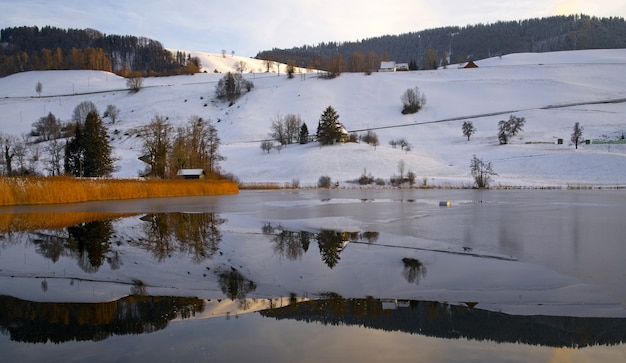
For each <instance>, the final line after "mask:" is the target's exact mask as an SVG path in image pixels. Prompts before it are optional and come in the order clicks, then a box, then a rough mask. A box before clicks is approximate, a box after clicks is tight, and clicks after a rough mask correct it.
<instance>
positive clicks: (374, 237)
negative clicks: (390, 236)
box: [361, 232, 378, 243]
mask: <svg viewBox="0 0 626 363" xmlns="http://www.w3.org/2000/svg"><path fill="white" fill-rule="evenodd" d="M361 237H362V238H363V239H364V240H366V241H367V243H376V241H378V232H363V233H362V234H361Z"/></svg>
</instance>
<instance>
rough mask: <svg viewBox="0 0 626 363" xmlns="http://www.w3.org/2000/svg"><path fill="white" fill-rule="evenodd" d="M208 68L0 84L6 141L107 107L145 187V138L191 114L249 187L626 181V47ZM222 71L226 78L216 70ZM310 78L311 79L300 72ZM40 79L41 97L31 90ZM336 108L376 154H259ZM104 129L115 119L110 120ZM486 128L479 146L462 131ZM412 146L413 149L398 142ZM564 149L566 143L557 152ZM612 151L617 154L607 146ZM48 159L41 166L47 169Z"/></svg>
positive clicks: (51, 76) (353, 149)
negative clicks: (505, 125)
mask: <svg viewBox="0 0 626 363" xmlns="http://www.w3.org/2000/svg"><path fill="white" fill-rule="evenodd" d="M193 55H198V56H199V57H200V58H201V62H202V65H203V70H205V71H206V73H199V74H196V75H193V76H176V77H161V78H147V79H145V80H144V88H143V89H142V90H141V91H140V92H138V93H136V94H131V93H129V92H128V91H127V90H126V81H125V79H123V78H120V77H118V76H116V75H114V74H112V73H106V72H98V71H38V72H25V73H20V74H14V75H11V76H8V77H4V78H0V128H1V129H0V130H1V132H2V133H3V134H12V135H16V136H19V135H20V134H22V133H28V132H29V131H30V130H31V128H32V124H33V122H35V121H37V119H38V118H40V117H42V116H44V115H46V114H48V113H49V112H52V113H53V114H54V115H55V116H56V117H58V118H60V119H61V120H63V121H68V120H69V119H70V118H71V115H72V112H73V109H74V107H75V106H76V105H78V104H79V103H80V102H82V101H85V100H89V101H92V102H93V103H94V104H96V106H97V107H98V109H99V110H100V112H101V113H102V112H104V110H105V109H106V107H107V105H109V104H111V105H115V106H117V107H118V108H119V109H120V111H121V112H120V116H119V119H118V121H117V122H116V123H115V124H110V122H109V123H108V124H107V126H108V128H109V133H110V135H111V139H112V146H113V148H114V153H115V155H116V156H117V157H118V158H119V162H118V163H117V166H118V170H117V171H116V172H115V174H114V176H115V177H136V176H137V175H138V172H139V171H140V170H143V169H144V165H143V163H142V162H141V161H139V160H138V159H137V158H138V157H139V156H140V155H141V154H142V153H141V139H139V138H137V137H136V130H137V128H138V127H140V126H142V125H145V124H147V123H149V122H150V120H151V119H153V118H154V117H155V116H157V115H160V116H163V117H167V118H168V119H169V121H170V122H171V123H172V124H173V125H175V126H176V125H182V124H184V123H186V122H187V121H188V120H189V118H190V117H192V116H200V117H202V118H205V119H211V120H212V121H213V122H214V123H215V125H216V126H217V129H218V133H219V137H220V138H221V141H222V147H221V154H222V155H223V156H225V157H226V160H225V161H223V162H222V164H221V166H222V169H223V171H224V172H227V173H232V174H233V175H234V176H236V177H237V178H238V179H239V180H240V181H242V182H244V183H254V182H267V183H280V184H283V183H291V182H292V181H294V180H295V181H298V182H299V183H300V185H301V186H303V187H308V186H315V185H316V183H317V180H318V179H319V177H320V176H322V175H327V176H329V177H330V178H331V179H332V181H333V182H339V183H340V184H341V185H342V186H346V187H351V186H355V185H356V184H353V183H351V181H354V180H355V179H358V178H359V176H361V175H362V174H363V173H364V172H366V173H367V174H371V175H372V176H373V177H374V178H382V179H385V180H389V178H390V177H392V176H393V175H397V174H399V172H398V164H399V162H400V161H403V162H404V164H405V166H406V167H405V172H406V171H412V172H414V173H415V174H416V176H417V181H418V183H419V184H422V183H424V182H426V183H427V184H428V185H430V186H449V187H470V186H472V184H473V180H472V178H471V175H470V170H469V163H470V160H471V158H472V155H476V156H477V157H479V158H481V159H482V160H484V161H489V162H492V164H493V169H494V171H495V172H496V173H498V175H497V176H495V177H494V181H493V183H492V185H493V186H522V187H544V186H553V187H567V186H585V187H589V186H594V187H605V186H623V185H625V184H626V144H619V143H615V142H617V141H619V140H620V139H621V138H622V137H623V135H624V133H625V132H626V130H625V129H626V117H625V114H626V102H625V101H626V86H625V85H626V49H617V50H586V51H571V52H554V53H542V54H511V55H505V56H503V57H501V58H492V59H485V60H479V61H477V62H476V64H477V65H478V66H479V68H477V69H462V68H461V67H460V66H458V65H452V66H449V67H448V68H447V69H440V70H436V71H419V72H396V73H373V74H372V75H370V76H366V75H364V74H361V73H358V74H350V73H344V74H342V75H341V76H339V77H338V78H336V79H333V80H323V79H319V78H317V73H316V72H314V71H313V72H308V73H304V74H297V75H296V76H295V77H294V78H293V79H288V78H287V77H286V75H285V73H284V71H285V66H284V65H282V67H281V69H280V73H276V72H277V69H276V68H274V70H273V72H271V73H266V72H264V65H263V63H262V61H259V60H255V59H250V58H240V57H237V56H229V55H227V56H226V57H222V56H221V55H216V54H193ZM239 61H244V62H246V63H247V64H248V71H247V73H245V77H246V78H247V79H249V80H251V81H252V82H253V83H254V89H253V90H252V92H250V93H247V94H244V95H243V96H242V97H241V98H240V99H239V100H238V101H237V102H236V103H235V104H234V105H233V106H231V107H228V105H227V104H226V103H223V102H221V101H217V100H216V99H215V85H216V83H217V81H218V80H219V79H220V78H221V77H223V75H224V73H223V72H227V71H229V70H232V69H234V67H235V63H236V62H239ZM215 71H217V72H219V73H215ZM304 72H306V71H304ZM37 82H41V84H42V86H43V91H42V92H41V97H39V96H38V94H37V93H36V91H35V85H36V84H37ZM416 86H417V87H419V89H420V90H421V91H422V92H423V93H424V95H425V96H426V98H427V104H426V107H425V108H424V109H423V110H422V111H420V112H419V113H417V114H413V115H402V114H401V112H400V111H401V109H402V103H401V100H400V97H401V95H402V94H403V93H404V91H405V90H407V89H408V88H413V87H416ZM329 105H330V106H332V107H333V108H335V110H336V111H337V113H338V114H339V121H340V122H342V123H343V124H344V126H345V128H346V129H347V130H348V131H351V132H352V131H354V132H357V133H360V134H363V133H364V132H365V131H364V130H367V129H372V130H373V131H374V132H375V133H376V134H377V136H378V138H379V140H380V145H379V146H378V147H377V148H374V147H372V146H369V145H366V144H356V143H352V144H340V145H334V146H325V147H320V146H319V144H317V143H310V144H307V145H289V146H288V147H286V148H284V149H282V150H281V151H280V152H278V151H276V150H272V151H271V152H270V153H269V154H267V153H265V152H264V151H263V150H261V148H260V141H261V140H265V139H267V138H268V134H269V132H270V125H271V123H272V120H273V119H275V118H276V117H277V116H278V115H282V116H284V115H287V114H298V115H300V116H301V117H302V119H303V120H304V122H305V123H306V124H307V126H308V129H309V132H310V133H314V132H315V130H316V128H317V123H318V121H319V118H320V115H321V114H322V112H323V111H324V109H325V108H326V107H328V106H329ZM511 115H515V116H518V117H524V118H525V120H526V124H525V127H524V129H523V131H522V132H521V133H520V134H519V135H517V136H516V137H515V138H514V139H513V140H511V142H510V144H508V145H498V139H497V129H498V126H497V125H498V122H499V121H500V120H508V118H509V116H511ZM105 120H106V121H107V122H108V121H109V120H107V119H105ZM464 121H471V122H472V123H473V124H474V126H475V127H476V128H477V132H476V134H475V135H473V136H472V137H471V139H470V140H469V141H467V138H466V137H465V136H463V134H462V131H461V124H462V123H463V122H464ZM575 122H579V123H580V125H581V126H582V127H583V128H584V131H583V138H584V139H588V140H590V142H591V144H589V145H581V146H579V148H578V149H577V150H576V149H575V148H574V145H573V144H572V143H571V141H570V136H571V134H572V131H573V126H574V123H575ZM400 138H404V139H405V140H406V141H408V142H409V143H410V145H411V151H409V152H406V151H402V150H400V149H399V148H393V147H391V146H390V145H389V141H391V140H397V139H400ZM558 139H563V144H561V145H559V144H558V143H557V140H558ZM608 141H611V142H614V143H607V142H608ZM42 164H43V162H40V164H39V165H40V166H41V165H42Z"/></svg>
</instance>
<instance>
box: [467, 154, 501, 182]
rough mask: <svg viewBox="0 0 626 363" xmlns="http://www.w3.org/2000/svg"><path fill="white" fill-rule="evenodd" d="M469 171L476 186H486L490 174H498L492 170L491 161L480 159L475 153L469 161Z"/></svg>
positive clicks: (490, 176)
mask: <svg viewBox="0 0 626 363" xmlns="http://www.w3.org/2000/svg"><path fill="white" fill-rule="evenodd" d="M470 171H471V174H472V177H473V178H474V182H475V183H476V186H477V187H478V188H488V187H489V183H490V182H491V178H492V176H494V175H498V174H496V173H495V172H494V171H493V167H492V166H491V162H485V161H482V159H479V158H477V157H476V155H474V157H473V158H472V161H471V162H470Z"/></svg>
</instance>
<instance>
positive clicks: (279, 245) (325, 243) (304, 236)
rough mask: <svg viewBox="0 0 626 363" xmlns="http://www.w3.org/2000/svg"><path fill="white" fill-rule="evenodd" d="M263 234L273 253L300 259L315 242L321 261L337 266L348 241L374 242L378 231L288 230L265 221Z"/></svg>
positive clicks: (327, 264) (290, 258)
mask: <svg viewBox="0 0 626 363" xmlns="http://www.w3.org/2000/svg"><path fill="white" fill-rule="evenodd" d="M261 231H262V233H263V234H265V235H268V236H270V237H271V242H272V244H273V245H274V253H276V254H277V255H279V256H282V257H284V258H286V259H287V260H290V261H295V260H300V259H301V258H302V256H303V255H304V254H305V253H306V252H307V251H308V250H309V245H310V243H311V241H315V242H317V245H318V247H319V251H320V255H321V257H322V261H324V263H325V264H326V266H328V267H329V268H331V269H332V268H333V267H335V266H337V264H338V263H339V260H340V259H341V257H340V256H339V254H340V253H341V251H343V250H344V249H345V248H346V246H347V245H348V243H350V242H360V241H365V243H375V242H376V240H377V239H378V232H346V231H334V230H326V229H323V230H321V231H319V232H317V233H314V232H309V231H290V230H288V229H285V228H283V227H282V226H281V225H280V224H279V225H277V226H274V225H272V224H271V223H266V224H264V225H263V227H262V228H261Z"/></svg>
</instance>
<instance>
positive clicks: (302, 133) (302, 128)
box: [299, 122, 309, 144]
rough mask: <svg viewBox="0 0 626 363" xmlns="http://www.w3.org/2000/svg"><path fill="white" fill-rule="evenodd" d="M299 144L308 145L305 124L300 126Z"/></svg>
mask: <svg viewBox="0 0 626 363" xmlns="http://www.w3.org/2000/svg"><path fill="white" fill-rule="evenodd" d="M299 139H300V143H301V144H308V143H309V128H308V127H307V126H306V123H304V122H303V123H302V126H300V136H299Z"/></svg>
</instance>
